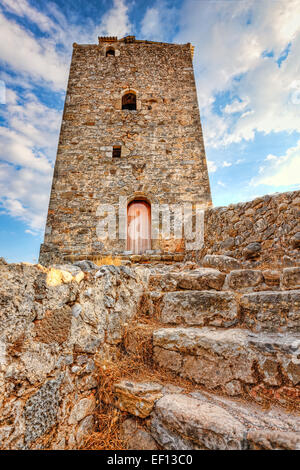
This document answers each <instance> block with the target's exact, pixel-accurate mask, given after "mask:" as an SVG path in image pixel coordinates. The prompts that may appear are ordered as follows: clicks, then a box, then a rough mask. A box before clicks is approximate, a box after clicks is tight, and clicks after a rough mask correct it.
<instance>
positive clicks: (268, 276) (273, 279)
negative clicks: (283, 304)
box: [262, 269, 280, 286]
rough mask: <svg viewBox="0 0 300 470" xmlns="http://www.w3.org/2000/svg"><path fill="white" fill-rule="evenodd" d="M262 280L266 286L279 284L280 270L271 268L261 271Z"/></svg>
mask: <svg viewBox="0 0 300 470" xmlns="http://www.w3.org/2000/svg"><path fill="white" fill-rule="evenodd" d="M262 274H263V277H264V281H265V283H266V284H267V286H279V284H280V272H279V271H276V270H272V269H267V270H265V271H263V273H262Z"/></svg>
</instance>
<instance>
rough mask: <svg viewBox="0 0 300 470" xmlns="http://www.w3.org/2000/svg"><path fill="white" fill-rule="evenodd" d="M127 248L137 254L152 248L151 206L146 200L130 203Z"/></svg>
mask: <svg viewBox="0 0 300 470" xmlns="http://www.w3.org/2000/svg"><path fill="white" fill-rule="evenodd" d="M127 250H129V251H132V252H133V253H135V254H140V253H144V252H145V251H146V250H151V207H150V204H148V202H146V201H132V202H131V203H130V204H128V207H127Z"/></svg>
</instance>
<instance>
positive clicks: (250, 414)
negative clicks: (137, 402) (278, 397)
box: [151, 392, 300, 450]
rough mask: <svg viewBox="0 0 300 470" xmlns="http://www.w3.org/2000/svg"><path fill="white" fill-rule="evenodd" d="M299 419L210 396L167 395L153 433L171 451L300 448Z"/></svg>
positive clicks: (156, 410)
mask: <svg viewBox="0 0 300 470" xmlns="http://www.w3.org/2000/svg"><path fill="white" fill-rule="evenodd" d="M299 426H300V419H299V416H297V415H296V414H290V413H285V412H284V411H283V410H280V409H274V408H271V409H269V410H268V411H266V410H262V409H261V408H259V407H258V406H257V405H252V404H251V405H249V404H247V405H245V404H244V403H241V402H237V401H234V400H233V399H225V398H219V397H216V396H212V395H210V394H208V393H202V392H200V393H199V392H196V393H192V394H190V395H184V394H167V395H164V396H163V397H162V398H160V399H159V400H158V401H157V402H156V404H155V407H154V411H153V413H152V419H151V434H152V436H153V437H154V438H155V439H156V441H157V442H158V443H159V444H160V445H162V446H163V447H164V448H166V449H169V450H179V449H182V448H184V449H186V450H189V449H210V450H223V449H224V450H225V449H251V448H253V447H252V446H253V445H255V442H257V441H259V440H260V441H262V440H265V441H266V440H269V443H270V441H271V442H272V443H273V448H274V447H275V448H282V447H284V448H289V449H299V448H300V435H299Z"/></svg>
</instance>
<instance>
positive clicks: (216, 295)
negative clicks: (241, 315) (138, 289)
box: [157, 290, 238, 327]
mask: <svg viewBox="0 0 300 470" xmlns="http://www.w3.org/2000/svg"><path fill="white" fill-rule="evenodd" d="M158 305H159V308H158V309H157V310H158V318H159V320H160V321H161V322H162V323H165V324H186V325H199V326H205V325H206V326H207V325H211V326H222V327H229V326H232V325H235V324H236V323H237V321H238V309H237V303H236V300H235V296H234V294H232V293H230V292H216V291H209V290H203V291H196V290H195V291H193V290H189V291H179V292H167V293H165V294H163V295H162V298H161V300H160V303H159V304H158Z"/></svg>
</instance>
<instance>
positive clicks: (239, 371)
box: [153, 327, 300, 407]
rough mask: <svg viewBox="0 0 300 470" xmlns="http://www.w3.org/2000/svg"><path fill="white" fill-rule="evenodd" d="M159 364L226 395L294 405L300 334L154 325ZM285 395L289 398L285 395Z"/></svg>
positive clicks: (299, 373) (297, 392)
mask: <svg viewBox="0 0 300 470" xmlns="http://www.w3.org/2000/svg"><path fill="white" fill-rule="evenodd" d="M153 357H154V361H155V363H157V364H158V365H159V366H161V367H163V368H165V369H168V370H171V371H173V372H175V373H176V374H178V375H180V376H182V377H184V378H187V379H189V380H192V381H194V382H196V383H198V384H202V385H204V386H205V387H207V388H209V389H220V390H222V392H223V393H225V394H229V395H232V396H234V395H244V396H247V397H249V394H250V395H251V396H252V397H253V398H255V399H257V400H261V399H262V398H260V397H261V396H264V395H266V399H268V400H269V399H270V400H271V401H272V400H279V401H280V402H282V403H288V402H289V400H292V399H294V400H295V401H297V400H298V406H299V407H300V400H299V399H300V388H299V384H300V360H299V357H300V334H298V335H296V334H294V335H291V334H290V333H289V334H287V333H286V334H279V333H277V334H274V333H273V334H272V333H252V332H250V331H248V330H244V329H240V328H233V329H228V330H225V329H220V328H211V327H204V328H179V327H178V328H160V329H158V330H156V331H154V332H153ZM289 397H290V398H289Z"/></svg>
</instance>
